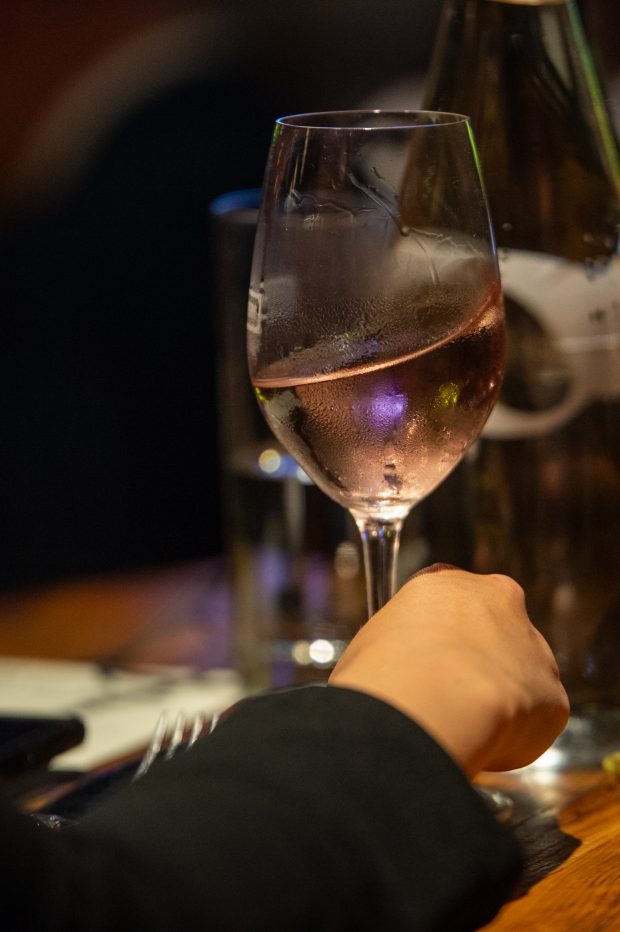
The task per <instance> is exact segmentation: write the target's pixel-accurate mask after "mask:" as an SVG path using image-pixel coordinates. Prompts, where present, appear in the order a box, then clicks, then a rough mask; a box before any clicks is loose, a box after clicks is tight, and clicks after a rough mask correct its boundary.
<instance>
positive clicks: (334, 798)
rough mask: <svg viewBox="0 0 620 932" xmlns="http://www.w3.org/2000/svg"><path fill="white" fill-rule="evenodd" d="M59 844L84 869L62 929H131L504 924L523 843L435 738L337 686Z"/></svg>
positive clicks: (168, 770) (241, 717)
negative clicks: (504, 905) (502, 914)
mask: <svg viewBox="0 0 620 932" xmlns="http://www.w3.org/2000/svg"><path fill="white" fill-rule="evenodd" d="M57 840H58V844H59V846H60V847H62V849H63V855H62V859H61V863H62V865H63V868H62V869H63V870H64V871H71V872H73V873H74V874H75V875H77V876H78V877H79V878H80V880H79V883H78V884H77V888H76V889H77V890H78V891H79V892H78V893H77V894H76V898H77V900H78V903H77V907H78V914H77V916H76V919H75V926H73V925H71V924H70V923H69V922H68V921H67V925H64V926H63V925H62V924H60V925H58V928H63V932H64V930H69V929H71V928H75V929H78V928H79V929H80V930H82V932H85V930H91V929H99V928H101V929H110V928H116V927H121V925H122V924H123V922H125V923H128V922H130V921H131V923H132V924H133V925H134V928H140V927H145V928H146V927H148V928H149V930H150V932H157V930H159V929H161V930H164V929H166V930H167V932H169V929H170V928H171V927H176V928H183V929H184V930H190V929H193V928H196V929H198V928H201V929H202V928H204V926H205V923H208V924H209V926H210V927H211V928H214V929H217V930H218V932H226V930H231V932H232V930H234V932H240V930H242V929H250V928H251V929H252V932H260V930H265V932H267V930H269V932H273V930H276V929H295V930H303V929H308V930H310V929H312V930H316V929H319V928H326V929H330V930H349V929H350V930H353V929H354V930H355V932H362V930H364V929H368V930H373V932H377V930H379V929H386V930H388V929H389V930H390V932H397V930H401V929H402V930H407V932H413V930H431V929H436V928H442V929H443V928H450V929H451V932H457V930H459V929H473V928H476V927H478V926H479V925H482V924H484V923H485V922H487V921H488V920H489V919H490V918H491V917H492V916H493V914H494V913H495V911H496V910H497V909H498V908H499V906H500V905H501V902H502V901H503V898H504V897H505V895H506V893H507V891H508V890H509V887H510V884H511V882H512V880H513V878H514V876H515V872H516V871H517V870H518V867H519V855H518V852H517V849H516V846H515V843H514V841H513V840H512V838H511V836H510V835H509V834H508V833H507V832H506V831H505V830H504V829H502V828H501V827H500V826H498V825H496V824H495V822H494V820H493V819H492V818H491V817H490V816H489V814H488V813H487V812H486V810H485V808H484V805H483V804H482V803H481V802H480V801H479V800H478V798H477V795H476V794H475V793H474V792H473V791H472V789H471V788H470V786H469V784H468V782H467V780H466V778H465V777H464V775H463V774H462V773H461V772H460V770H459V769H458V768H457V767H456V765H455V764H454V763H453V762H452V761H451V760H450V759H449V758H448V756H447V755H446V754H445V753H444V752H443V751H442V750H441V749H440V748H439V747H438V746H437V745H436V744H435V743H434V742H433V741H432V740H431V739H430V738H428V737H427V736H426V735H425V734H424V733H423V732H422V731H421V730H420V729H418V728H417V726H416V725H414V724H413V723H411V722H410V721H409V720H408V719H407V718H406V717H405V716H403V715H401V714H400V713H399V712H397V711H396V710H394V709H393V708H390V707H389V706H387V705H385V704H384V703H382V702H379V701H377V700H375V699H372V698H370V697H368V696H364V695H361V694H358V693H355V692H352V691H349V690H345V689H336V688H329V687H328V688H319V687H316V688H311V689H304V690H298V691H294V692H292V693H287V694H274V695H270V696H266V697H261V698H259V699H254V700H250V701H248V702H246V703H243V704H242V705H241V707H240V708H239V709H238V710H237V711H236V712H235V713H234V714H233V715H232V716H231V717H230V718H229V719H228V720H227V721H225V722H224V723H223V724H222V725H221V726H220V727H219V728H218V729H216V731H215V732H214V734H213V735H212V736H211V737H209V738H207V739H205V740H204V741H203V742H201V743H199V746H197V747H196V748H195V749H193V751H191V752H188V753H187V754H183V755H178V756H177V757H176V758H175V759H174V760H172V761H171V762H169V763H168V764H162V765H159V766H158V767H157V768H155V769H154V770H153V771H152V773H151V775H147V777H146V778H145V779H144V780H143V781H141V782H140V783H137V784H135V785H134V786H133V787H132V788H131V790H129V791H126V792H124V793H121V794H119V795H118V797H117V798H116V799H114V800H110V801H109V802H108V803H107V804H106V805H104V806H103V807H101V808H100V809H99V810H98V811H96V812H94V813H92V814H91V815H90V816H89V817H87V818H86V819H85V820H84V823H83V826H82V827H81V828H80V830H79V832H75V837H73V838H72V837H71V835H70V834H69V833H68V834H67V835H65V837H64V838H63V837H62V836H59V837H58V839H57ZM91 862H92V863H94V865H95V869H92V868H91V867H90V866H89V865H90V864H91ZM23 869H24V870H25V871H26V870H27V869H28V868H27V867H26V866H24V868H23ZM40 882H41V884H42V888H43V892H42V895H43V896H44V897H46V896H49V898H50V910H53V908H54V907H53V902H54V896H55V895H56V892H55V891H54V890H50V889H48V887H46V884H45V880H44V879H43V880H41V881H40ZM59 882H60V883H62V882H63V879H62V878H60V880H59V878H58V877H56V884H58V883H59ZM67 882H68V881H67ZM72 909H73V910H74V911H75V909H76V904H75V903H74V904H73V905H72ZM79 909H81V910H82V911H83V915H81V916H80V915H79ZM145 915H147V916H148V924H146V923H145V924H144V926H141V925H140V923H141V922H143V918H144V916H145ZM93 917H95V918H93ZM63 918H64V917H63ZM20 928H23V929H24V930H26V929H27V928H29V926H26V925H25V924H23V925H22V926H20ZM33 928H36V927H35V926H33ZM45 928H46V932H47V929H52V928H55V927H54V926H53V924H52V923H51V922H49V923H48V925H47V926H45Z"/></svg>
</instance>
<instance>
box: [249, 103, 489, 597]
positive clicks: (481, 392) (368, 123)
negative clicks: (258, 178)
mask: <svg viewBox="0 0 620 932" xmlns="http://www.w3.org/2000/svg"><path fill="white" fill-rule="evenodd" d="M247 337H248V340H247V344H248V361H249V371H250V377H251V380H252V384H253V386H254V390H255V393H256V397H257V399H258V402H259V404H260V406H261V408H262V410H263V413H264V415H265V417H266V419H267V421H268V423H269V425H270V427H271V429H272V431H273V433H274V434H275V436H276V437H277V438H278V440H279V441H280V442H281V443H282V445H283V446H284V447H285V448H286V449H288V451H289V452H290V453H291V454H292V455H293V456H294V457H295V458H296V459H297V461H298V462H299V464H300V465H301V466H302V468H303V469H304V470H305V472H306V473H307V474H308V476H309V477H310V478H311V479H312V480H313V481H314V482H315V483H316V485H317V486H319V488H321V489H322V490H323V491H324V492H325V493H326V494H327V495H329V496H330V497H331V498H333V499H334V500H335V501H337V502H339V503H340V504H341V505H343V506H344V507H345V508H348V509H349V511H350V512H351V514H352V515H353V518H354V519H355V522H356V524H357V527H358V528H359V530H360V532H361V536H362V541H363V551H364V564H365V573H366V588H367V596H368V612H369V615H372V614H374V613H375V612H376V611H377V610H378V609H379V608H380V607H381V606H382V605H383V604H384V603H385V602H386V601H387V600H388V599H389V598H390V597H391V596H392V595H393V594H394V590H395V585H396V560H397V555H398V546H399V537H400V530H401V526H402V523H403V520H404V518H405V517H406V516H407V514H408V513H409V511H410V510H411V508H412V507H413V506H414V505H415V504H416V503H417V502H419V501H420V500H421V499H422V498H424V497H425V496H426V495H428V493H429V492H431V490H432V489H434V488H435V487H436V486H437V485H438V484H439V483H440V482H441V481H442V480H443V479H444V478H445V477H446V476H447V475H448V473H449V472H450V471H451V470H452V469H453V468H454V467H455V466H456V464H457V463H458V462H459V461H460V460H461V458H462V457H463V455H464V454H465V452H466V451H467V449H468V448H469V447H470V446H471V444H472V443H473V442H474V441H475V439H476V438H477V437H478V435H479V434H480V431H481V430H482V427H483V425H484V423H485V421H486V419H487V417H488V416H489V414H490V412H491V409H492V407H493V404H494V403H495V400H496V398H497V395H498V392H499V388H500V383H501V379H502V374H503V366H504V345H505V335H504V318H503V307H502V299H501V289H500V281H499V273H498V268H497V260H496V253H495V245H494V240H493V234H492V230H491V225H490V220H489V214H488V209H487V203H486V199H485V194H484V190H483V185H482V181H481V176H480V169H479V164H478V159H477V154H476V148H475V144H474V140H473V135H472V130H471V126H470V123H469V121H468V119H467V118H466V117H464V116H461V115H458V114H448V113H433V112H418V111H403V112H394V111H374V110H373V111H359V112H357V111H353V112H338V113H312V114H302V115H297V116H289V117H283V118H281V119H278V120H277V121H276V124H275V130H274V135H273V141H272V145H271V149H270V154H269V159H268V163H267V170H266V175H265V180H264V186H263V198H262V206H261V210H260V214H259V219H258V227H257V235H256V241H255V247H254V256H253V263H252V272H251V283H250V293H249V302H248V322H247Z"/></svg>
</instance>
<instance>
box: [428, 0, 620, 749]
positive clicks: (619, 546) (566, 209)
mask: <svg viewBox="0 0 620 932" xmlns="http://www.w3.org/2000/svg"><path fill="white" fill-rule="evenodd" d="M425 106H426V107H427V108H429V109H438V110H451V111H456V112H460V113H466V114H468V115H470V116H471V117H472V122H473V127H474V131H475V134H476V139H477V143H478V149H479V153H480V159H481V165H482V170H483V174H484V179H485V185H486V189H487V194H488V197H489V203H490V208H491V215H492V218H493V223H494V228H495V234H496V238H497V244H498V248H499V253H500V267H501V272H502V282H503V288H504V295H505V305H506V315H507V322H508V360H507V372H506V378H505V383H504V388H503V393H502V397H501V399H500V402H499V404H498V406H497V408H496V410H495V411H494V413H493V415H492V416H491V419H490V421H489V424H488V427H487V429H486V430H485V434H484V436H483V439H482V441H481V442H480V444H479V447H478V450H477V457H476V458H475V459H474V460H472V461H470V463H469V469H470V470H471V472H470V473H469V475H468V481H467V483H466V485H467V489H468V490H469V495H470V498H469V500H468V504H467V508H466V509H464V510H463V513H464V514H467V515H469V516H470V517H469V519H468V520H469V522H470V526H469V527H468V528H463V534H464V536H465V537H466V538H467V539H469V540H471V542H472V546H471V554H470V557H471V566H472V568H474V569H475V570H477V571H479V572H506V573H509V574H510V575H512V576H514V577H515V578H516V579H518V580H519V582H520V583H521V584H522V585H523V587H524V589H525V591H526V597H527V604H528V609H529V612H530V615H531V617H532V618H533V620H534V622H535V623H536V625H537V626H538V627H539V628H540V630H541V631H542V632H543V634H544V635H545V637H546V638H547V640H548V641H549V642H550V643H551V645H552V647H553V649H554V652H555V654H556V657H557V659H558V662H559V665H560V668H561V673H562V678H563V681H564V683H565V685H566V687H567V690H568V692H569V695H570V697H571V702H572V707H573V713H574V719H573V722H576V721H577V720H578V719H579V718H580V717H581V718H583V719H584V720H585V719H589V720H595V721H596V723H597V725H596V727H597V728H599V730H601V732H602V731H604V730H605V728H607V734H608V735H609V736H614V738H611V737H610V740H614V739H615V741H616V744H617V737H618V734H620V260H619V258H618V222H619V190H620V186H619V167H618V151H617V146H616V142H615V139H614V136H613V132H612V129H611V125H610V121H609V119H608V116H607V113H606V109H605V104H604V101H603V97H602V94H601V91H600V87H599V84H598V82H597V79H596V75H595V71H594V67H593V63H592V58H591V55H590V53H589V50H588V46H587V44H586V40H585V38H584V33H583V30H582V27H581V23H580V19H579V15H578V12H577V8H576V6H575V4H574V3H573V2H572V0H546V2H538V0H445V4H444V8H443V13H442V18H441V21H440V26H439V33H438V39H437V44H436V48H435V53H434V58H433V61H432V65H431V70H430V74H429V81H428V85H427V93H426V100H425ZM460 487H461V488H463V479H462V477H461V480H460ZM468 535H469V536H468ZM593 712H594V713H595V715H594V716H592V715H591V713H593ZM604 721H605V722H607V725H603V722H604ZM575 727H576V729H577V731H579V727H580V726H578V725H576V726H575ZM577 731H576V732H575V734H577ZM582 731H583V729H582ZM576 740H577V739H576ZM603 743H604V741H603Z"/></svg>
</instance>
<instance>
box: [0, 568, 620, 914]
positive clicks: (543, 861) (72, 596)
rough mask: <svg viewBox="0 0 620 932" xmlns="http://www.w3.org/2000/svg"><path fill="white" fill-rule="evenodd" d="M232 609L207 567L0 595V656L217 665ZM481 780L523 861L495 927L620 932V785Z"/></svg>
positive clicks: (601, 780) (585, 777)
mask: <svg viewBox="0 0 620 932" xmlns="http://www.w3.org/2000/svg"><path fill="white" fill-rule="evenodd" d="M228 608H229V606H227V604H226V597H225V593H224V592H223V590H222V584H221V578H220V575H219V570H218V568H217V566H215V567H214V566H213V565H212V564H208V563H204V564H201V563H197V564H191V565H188V566H180V567H176V568H174V567H172V568H167V569H162V570H161V571H153V572H147V573H144V574H134V575H132V576H131V577H117V578H116V579H110V578H108V579H102V580H84V581H81V582H76V583H66V584H59V585H56V586H50V587H47V588H45V589H42V590H40V591H38V592H30V593H24V594H14V595H11V596H5V597H0V654H5V655H6V654H19V655H22V656H23V655H26V656H33V655H37V656H45V657H62V658H65V659H71V658H72V659H97V660H99V659H102V658H103V659H109V660H111V661H114V660H119V662H122V663H125V664H126V663H129V664H132V663H134V662H135V663H140V662H149V663H161V662H164V661H165V662H168V663H181V664H183V663H186V662H188V661H189V660H190V659H191V662H192V663H196V662H197V661H198V662H199V663H200V664H201V665H202V666H204V667H209V666H211V665H213V664H214V663H215V664H217V663H222V662H223V661H225V660H226V657H227V655H228V653H229V651H230V643H229V637H230V629H229V626H228V625H227V611H228ZM618 747H619V749H620V736H619V741H618ZM479 782H481V783H483V784H485V783H486V784H490V785H491V786H495V787H498V788H503V789H506V790H507V791H508V792H509V793H510V794H511V795H512V796H513V798H514V799H515V801H516V806H515V817H514V823H515V824H514V831H515V832H516V833H517V835H518V836H519V838H520V840H521V842H522V845H523V848H524V851H525V857H526V866H525V871H524V874H523V877H522V879H521V881H520V883H519V885H518V887H517V889H516V890H515V892H514V897H513V899H512V900H511V901H510V902H509V903H507V904H506V906H505V907H504V908H503V910H502V911H501V913H500V914H499V916H498V917H497V918H496V919H495V920H494V921H493V922H492V923H491V924H490V925H489V926H487V929H490V930H492V932H504V930H514V932H530V930H531V932H599V930H610V932H612V930H616V929H617V930H620V782H618V781H616V780H614V779H612V778H611V777H608V776H607V775H606V774H605V773H604V771H603V770H602V769H600V770H597V771H587V772H576V773H553V772H551V771H547V772H544V771H543V772H535V771H532V770H531V769H526V770H525V771H522V772H521V773H519V774H518V775H517V774H505V775H501V776H498V775H494V776H492V777H487V776H483V777H482V778H480V781H479ZM446 932H449V930H446Z"/></svg>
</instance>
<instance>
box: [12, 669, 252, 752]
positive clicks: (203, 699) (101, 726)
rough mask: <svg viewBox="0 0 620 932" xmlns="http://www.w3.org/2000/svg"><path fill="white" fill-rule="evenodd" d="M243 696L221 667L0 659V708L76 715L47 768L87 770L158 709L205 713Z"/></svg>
mask: <svg viewBox="0 0 620 932" xmlns="http://www.w3.org/2000/svg"><path fill="white" fill-rule="evenodd" d="M243 695H244V690H243V686H242V682H241V678H240V676H239V674H238V673H236V672H235V671H234V670H228V669H226V670H225V669H221V670H210V671H208V672H206V673H195V672H194V671H192V670H188V669H186V668H178V667H165V668H162V667H159V668H157V669H156V670H151V671H148V672H125V671H120V670H113V671H111V672H105V671H104V670H102V668H101V667H100V666H98V665H97V664H95V663H82V662H73V661H59V660H32V659H24V658H17V657H15V658H14V657H2V658H0V714H8V715H40V716H50V717H54V716H63V715H77V716H78V717H79V718H81V719H82V721H83V722H84V725H85V728H86V737H85V739H84V741H83V743H82V744H81V745H79V746H78V747H76V748H73V749H71V750H69V751H65V753H64V754H59V755H58V756H57V757H55V758H54V760H53V761H52V762H51V764H50V766H51V767H52V768H53V769H60V770H90V769H92V768H93V767H97V766H100V765H102V764H105V763H107V762H109V761H110V760H113V759H115V758H117V757H122V756H124V755H125V754H130V753H132V752H133V751H136V750H138V749H140V748H141V747H143V746H144V745H146V743H147V741H148V740H149V738H150V736H151V734H152V732H153V729H154V728H155V724H156V722H157V719H158V718H159V715H160V714H161V712H167V713H168V714H169V715H170V717H171V718H174V716H175V715H176V713H177V712H179V711H183V712H185V713H186V714H188V715H190V714H191V713H194V712H202V713H203V715H205V716H206V717H207V718H208V717H210V716H211V715H213V714H214V713H215V712H221V711H223V710H224V709H226V708H228V706H230V705H232V704H233V703H234V702H237V701H238V700H239V699H241V698H242V697H243Z"/></svg>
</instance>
